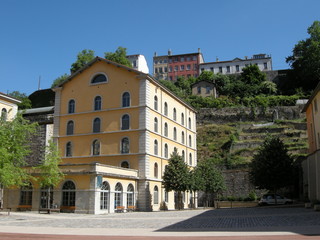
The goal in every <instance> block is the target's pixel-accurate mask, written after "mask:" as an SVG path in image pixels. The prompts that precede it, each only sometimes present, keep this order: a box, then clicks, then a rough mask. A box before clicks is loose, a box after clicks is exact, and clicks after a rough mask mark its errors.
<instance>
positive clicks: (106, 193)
mask: <svg viewBox="0 0 320 240" xmlns="http://www.w3.org/2000/svg"><path fill="white" fill-rule="evenodd" d="M109 198H110V186H109V183H108V182H106V181H104V182H103V183H102V185H101V190H100V209H108V208H109Z"/></svg>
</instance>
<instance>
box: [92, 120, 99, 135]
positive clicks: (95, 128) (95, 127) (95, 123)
mask: <svg viewBox="0 0 320 240" xmlns="http://www.w3.org/2000/svg"><path fill="white" fill-rule="evenodd" d="M100 124H101V120H100V118H95V119H94V120H93V132H94V133H98V132H100Z"/></svg>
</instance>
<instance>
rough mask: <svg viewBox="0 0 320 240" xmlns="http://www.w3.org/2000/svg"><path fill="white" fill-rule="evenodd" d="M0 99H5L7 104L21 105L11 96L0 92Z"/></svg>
mask: <svg viewBox="0 0 320 240" xmlns="http://www.w3.org/2000/svg"><path fill="white" fill-rule="evenodd" d="M0 97H1V98H4V99H6V100H7V101H9V102H12V103H15V104H18V103H21V101H20V100H19V99H17V98H14V97H11V96H9V95H7V94H4V93H2V92H0Z"/></svg>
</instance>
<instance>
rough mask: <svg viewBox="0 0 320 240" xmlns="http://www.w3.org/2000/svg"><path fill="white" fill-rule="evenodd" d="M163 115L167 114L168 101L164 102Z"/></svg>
mask: <svg viewBox="0 0 320 240" xmlns="http://www.w3.org/2000/svg"><path fill="white" fill-rule="evenodd" d="M164 115H166V116H168V103H166V102H165V103H164Z"/></svg>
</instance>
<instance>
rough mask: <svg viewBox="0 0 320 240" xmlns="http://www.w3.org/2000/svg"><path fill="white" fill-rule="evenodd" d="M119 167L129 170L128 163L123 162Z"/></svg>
mask: <svg viewBox="0 0 320 240" xmlns="http://www.w3.org/2000/svg"><path fill="white" fill-rule="evenodd" d="M121 167H122V168H129V163H128V161H123V162H122V163H121Z"/></svg>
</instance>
